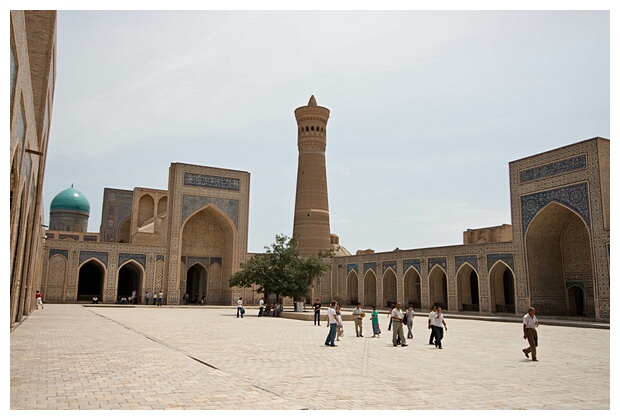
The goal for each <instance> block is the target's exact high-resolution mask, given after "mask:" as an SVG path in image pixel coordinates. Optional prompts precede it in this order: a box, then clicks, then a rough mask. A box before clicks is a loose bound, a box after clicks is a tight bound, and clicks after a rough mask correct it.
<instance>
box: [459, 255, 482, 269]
mask: <svg viewBox="0 0 620 420" xmlns="http://www.w3.org/2000/svg"><path fill="white" fill-rule="evenodd" d="M464 263H469V264H470V265H471V266H472V267H474V269H475V270H476V271H478V257H477V256H476V255H457V256H455V257H454V271H455V272H458V271H459V268H461V266H462V265H463V264H464Z"/></svg>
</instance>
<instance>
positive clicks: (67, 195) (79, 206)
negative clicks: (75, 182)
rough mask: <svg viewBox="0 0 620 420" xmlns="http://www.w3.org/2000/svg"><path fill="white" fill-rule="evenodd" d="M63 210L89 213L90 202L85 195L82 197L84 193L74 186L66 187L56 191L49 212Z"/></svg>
mask: <svg viewBox="0 0 620 420" xmlns="http://www.w3.org/2000/svg"><path fill="white" fill-rule="evenodd" d="M63 210H68V211H79V212H81V213H86V214H90V203H89V202H88V200H87V199H86V197H84V194H82V193H81V192H79V191H78V190H76V189H75V188H73V187H71V188H67V189H66V190H64V191H61V192H60V193H58V194H57V195H56V197H54V199H53V200H52V204H51V205H50V212H52V211H63Z"/></svg>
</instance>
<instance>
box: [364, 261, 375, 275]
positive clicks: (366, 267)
mask: <svg viewBox="0 0 620 420" xmlns="http://www.w3.org/2000/svg"><path fill="white" fill-rule="evenodd" d="M368 270H372V271H374V272H375V273H376V272H377V263H376V262H365V263H364V274H366V272H367V271H368Z"/></svg>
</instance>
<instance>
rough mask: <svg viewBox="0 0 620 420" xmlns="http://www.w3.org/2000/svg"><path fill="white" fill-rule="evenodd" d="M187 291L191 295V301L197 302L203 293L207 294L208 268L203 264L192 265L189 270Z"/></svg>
mask: <svg viewBox="0 0 620 420" xmlns="http://www.w3.org/2000/svg"><path fill="white" fill-rule="evenodd" d="M185 293H187V294H188V295H189V301H190V302H191V303H196V302H197V301H200V299H201V298H202V294H203V293H204V294H205V296H206V294H207V269H206V268H204V267H203V266H202V265H201V264H194V265H192V266H191V267H190V268H189V270H187V286H186V288H185Z"/></svg>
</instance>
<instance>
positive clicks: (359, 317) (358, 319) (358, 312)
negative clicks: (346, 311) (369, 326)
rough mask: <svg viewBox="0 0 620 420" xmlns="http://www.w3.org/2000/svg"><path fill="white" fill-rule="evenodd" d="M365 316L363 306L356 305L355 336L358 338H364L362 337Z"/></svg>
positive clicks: (354, 313) (354, 316)
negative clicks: (363, 317)
mask: <svg viewBox="0 0 620 420" xmlns="http://www.w3.org/2000/svg"><path fill="white" fill-rule="evenodd" d="M363 315H364V311H362V304H361V303H359V302H357V304H356V305H355V309H353V322H355V335H356V336H357V337H363V335H362V316H363Z"/></svg>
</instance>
